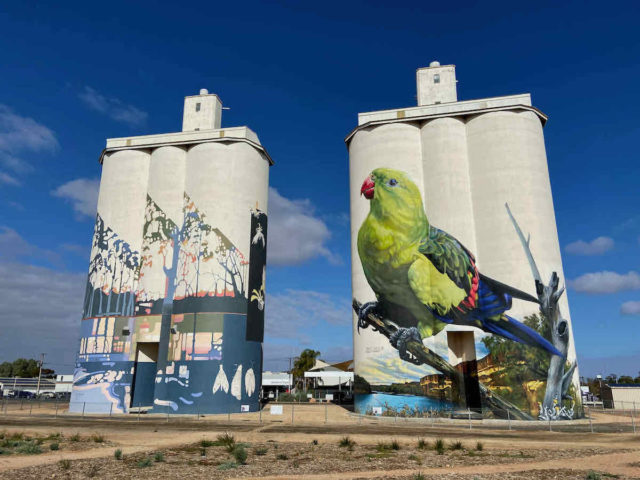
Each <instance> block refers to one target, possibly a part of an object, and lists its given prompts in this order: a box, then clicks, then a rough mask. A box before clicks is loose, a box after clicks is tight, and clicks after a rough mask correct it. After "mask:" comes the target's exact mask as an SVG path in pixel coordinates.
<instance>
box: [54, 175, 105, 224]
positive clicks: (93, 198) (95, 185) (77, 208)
mask: <svg viewBox="0 0 640 480" xmlns="http://www.w3.org/2000/svg"><path fill="white" fill-rule="evenodd" d="M99 186H100V182H99V181H98V180H96V179H91V178H77V179H75V180H71V181H70V182H67V183H65V184H63V185H60V186H59V187H58V188H56V189H55V190H54V191H53V192H51V194H52V195H53V196H54V197H59V198H64V199H65V200H67V201H69V202H71V205H72V206H73V210H74V212H76V214H77V215H78V217H79V218H82V217H94V216H95V215H96V210H97V205H98V189H99Z"/></svg>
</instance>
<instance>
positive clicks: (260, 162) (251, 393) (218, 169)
mask: <svg viewBox="0 0 640 480" xmlns="http://www.w3.org/2000/svg"><path fill="white" fill-rule="evenodd" d="M221 112H222V103H221V102H220V99H219V98H218V96H217V95H214V94H209V93H208V92H207V91H206V90H201V91H200V94H199V95H195V96H189V97H186V98H185V102H184V117H183V126H182V131H181V132H177V133H169V134H160V135H145V136H139V137H128V138H114V139H109V140H107V146H106V148H105V149H104V151H103V152H102V155H101V157H100V163H101V164H102V178H101V182H100V194H99V199H98V212H97V216H96V224H95V231H94V236H93V244H92V249H91V258H90V263H89V275H88V279H87V285H86V292H85V299H84V313H83V318H82V322H81V336H80V337H81V338H80V345H79V351H78V357H77V368H76V371H75V377H74V385H73V393H72V396H71V406H70V409H71V411H81V410H83V409H84V411H85V412H107V413H108V412H114V413H115V412H129V411H132V410H134V411H137V410H139V409H143V410H151V411H153V412H160V413H178V414H179V413H191V412H194V413H195V412H201V413H215V412H229V411H231V412H240V411H255V410H256V409H257V408H258V395H259V392H260V385H261V378H262V340H263V331H264V308H265V267H266V248H267V193H268V185H269V167H270V165H271V164H272V161H271V158H270V157H269V155H268V153H267V152H266V150H265V149H264V148H263V147H262V145H261V144H260V141H259V140H258V137H257V135H256V134H255V133H254V132H253V131H251V130H250V129H249V128H247V127H234V128H221Z"/></svg>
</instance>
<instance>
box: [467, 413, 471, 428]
mask: <svg viewBox="0 0 640 480" xmlns="http://www.w3.org/2000/svg"><path fill="white" fill-rule="evenodd" d="M467 412H468V414H469V430H471V409H470V408H467Z"/></svg>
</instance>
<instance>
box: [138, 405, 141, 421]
mask: <svg viewBox="0 0 640 480" xmlns="http://www.w3.org/2000/svg"><path fill="white" fill-rule="evenodd" d="M140 410H141V409H140V404H138V422H140Z"/></svg>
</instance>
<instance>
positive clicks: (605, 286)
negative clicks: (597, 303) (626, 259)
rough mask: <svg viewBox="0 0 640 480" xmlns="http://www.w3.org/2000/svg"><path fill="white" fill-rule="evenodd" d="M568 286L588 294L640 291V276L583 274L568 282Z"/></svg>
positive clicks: (605, 272)
mask: <svg viewBox="0 0 640 480" xmlns="http://www.w3.org/2000/svg"><path fill="white" fill-rule="evenodd" d="M569 286H570V287H572V288H573V289H574V290H575V291H577V292H583V293H589V294H601V293H616V292H623V291H627V290H640V275H639V274H638V272H634V271H629V272H627V273H625V274H620V273H616V272H609V271H604V272H593V273H585V274H584V275H581V276H579V277H578V278H576V279H574V280H569Z"/></svg>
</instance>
